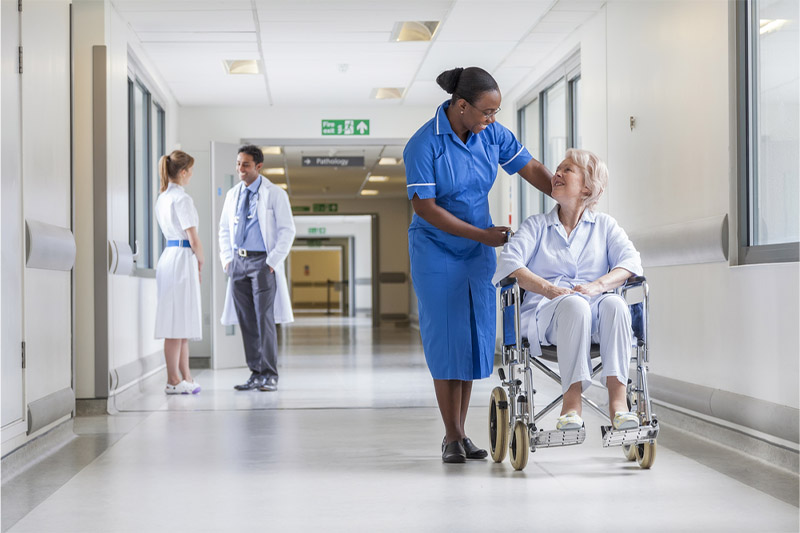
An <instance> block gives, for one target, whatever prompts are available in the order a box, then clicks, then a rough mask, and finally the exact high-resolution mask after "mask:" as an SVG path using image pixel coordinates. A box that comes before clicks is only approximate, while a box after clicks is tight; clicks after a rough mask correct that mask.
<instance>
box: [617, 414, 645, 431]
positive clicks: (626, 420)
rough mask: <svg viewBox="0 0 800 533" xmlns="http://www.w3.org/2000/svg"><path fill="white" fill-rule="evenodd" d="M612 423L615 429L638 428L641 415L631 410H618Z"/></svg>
mask: <svg viewBox="0 0 800 533" xmlns="http://www.w3.org/2000/svg"><path fill="white" fill-rule="evenodd" d="M611 423H612V424H613V425H614V429H636V428H638V427H639V417H638V416H637V415H636V413H633V412H631V411H628V412H627V413H623V412H622V411H617V413H616V414H615V415H614V420H613V421H612V422H611Z"/></svg>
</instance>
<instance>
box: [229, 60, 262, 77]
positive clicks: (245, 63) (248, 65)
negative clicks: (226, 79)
mask: <svg viewBox="0 0 800 533" xmlns="http://www.w3.org/2000/svg"><path fill="white" fill-rule="evenodd" d="M222 64H223V66H224V67H225V70H226V72H227V73H228V74H243V75H247V74H251V75H252V74H261V72H262V71H261V64H260V62H259V61H256V60H255V59H226V60H225V61H223V62H222Z"/></svg>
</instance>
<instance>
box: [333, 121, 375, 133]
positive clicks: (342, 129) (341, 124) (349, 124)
mask: <svg viewBox="0 0 800 533" xmlns="http://www.w3.org/2000/svg"><path fill="white" fill-rule="evenodd" d="M322 134H323V135H369V120H363V119H342V120H324V119H323V121H322Z"/></svg>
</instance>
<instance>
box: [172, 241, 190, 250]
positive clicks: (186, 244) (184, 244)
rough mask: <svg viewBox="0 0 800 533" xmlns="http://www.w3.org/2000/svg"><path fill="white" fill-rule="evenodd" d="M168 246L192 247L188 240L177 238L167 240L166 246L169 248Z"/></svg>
mask: <svg viewBox="0 0 800 533" xmlns="http://www.w3.org/2000/svg"><path fill="white" fill-rule="evenodd" d="M170 246H179V247H181V248H191V247H192V243H190V242H189V241H179V240H174V241H167V247H168V248H169V247H170Z"/></svg>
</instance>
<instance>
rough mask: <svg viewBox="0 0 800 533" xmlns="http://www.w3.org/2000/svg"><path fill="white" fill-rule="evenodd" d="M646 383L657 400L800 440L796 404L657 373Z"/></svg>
mask: <svg viewBox="0 0 800 533" xmlns="http://www.w3.org/2000/svg"><path fill="white" fill-rule="evenodd" d="M647 383H648V385H649V386H650V393H651V396H652V397H653V398H655V399H658V400H662V401H665V402H667V403H671V404H673V405H677V406H678V407H683V408H684V409H689V410H691V411H695V412H698V413H701V414H704V415H708V416H713V417H715V418H719V419H722V420H725V421H728V422H732V423H734V424H738V425H740V426H744V427H748V428H752V429H755V430H757V431H760V432H762V433H767V434H769V435H774V436H776V437H779V438H781V439H784V440H787V441H790V442H794V443H797V442H798V441H800V410H798V409H795V408H793V407H789V406H786V405H779V404H776V403H772V402H767V401H765V400H759V399H758V398H752V397H750V396H744V395H742V394H736V393H733V392H728V391H724V390H721V389H712V388H710V387H704V386H702V385H694V384H692V383H686V382H685V381H678V380H676V379H672V378H666V377H663V376H658V375H655V374H648V376H647Z"/></svg>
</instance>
